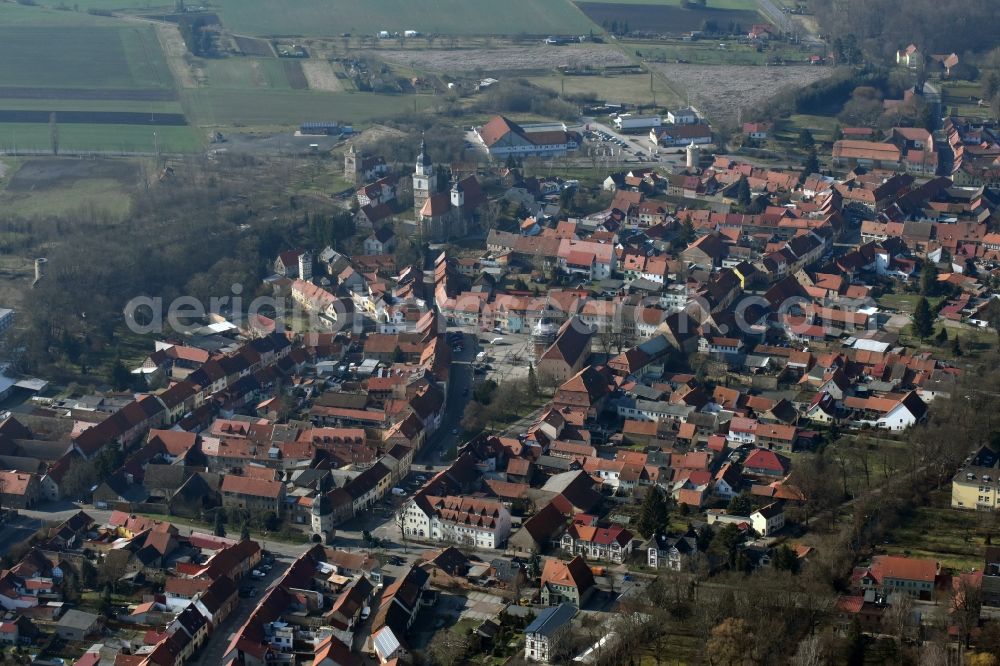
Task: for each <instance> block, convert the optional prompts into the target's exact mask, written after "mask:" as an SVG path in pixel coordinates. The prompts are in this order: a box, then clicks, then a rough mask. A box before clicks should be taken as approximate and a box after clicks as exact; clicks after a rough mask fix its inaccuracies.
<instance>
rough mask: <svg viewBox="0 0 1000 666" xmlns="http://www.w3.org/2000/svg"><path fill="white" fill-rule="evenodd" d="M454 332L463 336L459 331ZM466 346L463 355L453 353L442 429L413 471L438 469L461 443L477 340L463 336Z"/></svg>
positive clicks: (417, 457) (419, 458) (473, 337)
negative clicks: (427, 467) (429, 466)
mask: <svg viewBox="0 0 1000 666" xmlns="http://www.w3.org/2000/svg"><path fill="white" fill-rule="evenodd" d="M452 330H453V331H457V332H460V333H462V332H463V331H461V330H460V329H458V328H453V329H452ZM463 337H464V343H463V345H462V347H463V348H462V351H461V352H454V351H453V352H452V361H451V373H450V376H449V379H448V400H447V403H446V404H445V409H444V416H443V417H442V419H441V425H440V426H438V429H437V430H436V431H435V432H434V434H433V435H431V436H430V437H429V438H428V440H427V442H426V443H425V444H424V448H423V449H421V450H420V452H419V453H418V454H417V455H416V456H415V458H414V461H413V462H414V467H416V465H417V464H418V463H419V464H420V465H427V464H432V465H438V464H440V463H441V454H442V453H444V452H445V451H448V450H449V449H451V448H452V447H457V446H458V444H459V443H460V440H461V434H462V428H461V426H460V425H459V424H460V423H461V421H462V414H463V413H464V412H465V405H466V404H468V402H469V398H470V394H471V393H472V361H473V360H475V358H476V353H477V351H478V349H477V344H478V343H477V342H476V336H474V335H471V334H468V333H464V336H463Z"/></svg>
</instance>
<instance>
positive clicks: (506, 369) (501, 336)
mask: <svg viewBox="0 0 1000 666" xmlns="http://www.w3.org/2000/svg"><path fill="white" fill-rule="evenodd" d="M479 352H480V354H485V357H482V360H477V362H476V363H475V366H474V367H475V368H476V372H475V376H476V381H477V382H478V381H482V380H483V379H486V378H489V379H492V380H493V381H495V382H497V383H498V384H499V383H501V382H503V381H504V380H508V379H527V378H528V364H529V363H533V359H532V349H531V336H530V335H528V334H527V333H496V332H486V333H480V334H479ZM479 358H480V356H479V355H478V354H477V359H479Z"/></svg>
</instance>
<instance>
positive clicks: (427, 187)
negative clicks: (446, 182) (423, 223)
mask: <svg viewBox="0 0 1000 666" xmlns="http://www.w3.org/2000/svg"><path fill="white" fill-rule="evenodd" d="M437 189H438V188H437V174H436V173H435V172H434V163H433V162H431V158H430V156H429V155H428V154H427V142H426V141H424V140H423V139H421V141H420V154H419V155H417V168H416V171H414V172H413V212H414V213H416V214H417V215H419V214H420V209H421V208H423V207H424V202H425V201H427V199H428V198H429V197H430V196H431V195H432V194H437Z"/></svg>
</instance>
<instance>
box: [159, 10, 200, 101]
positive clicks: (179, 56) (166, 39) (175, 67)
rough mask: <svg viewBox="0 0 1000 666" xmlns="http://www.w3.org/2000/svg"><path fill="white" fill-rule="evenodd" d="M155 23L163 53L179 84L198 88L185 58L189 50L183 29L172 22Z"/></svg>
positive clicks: (183, 86)
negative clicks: (182, 35)
mask: <svg viewBox="0 0 1000 666" xmlns="http://www.w3.org/2000/svg"><path fill="white" fill-rule="evenodd" d="M154 25H155V26H156V37H157V39H159V40H160V46H161V47H163V55H164V56H165V57H166V59H167V65H168V66H169V67H170V71H171V72H172V73H173V75H174V79H175V80H176V81H177V84H178V85H179V86H180V87H182V88H197V87H198V83H197V82H196V81H195V78H194V74H192V72H191V67H190V66H189V65H188V63H187V59H186V58H185V56H186V55H187V52H188V51H187V46H186V45H185V44H184V38H182V37H181V31H180V30H179V29H178V28H177V26H176V25H173V24H172V23H155V24H154Z"/></svg>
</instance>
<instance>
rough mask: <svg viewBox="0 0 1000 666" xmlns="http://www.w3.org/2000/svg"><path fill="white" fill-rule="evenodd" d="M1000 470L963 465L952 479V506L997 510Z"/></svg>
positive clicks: (956, 507)
mask: <svg viewBox="0 0 1000 666" xmlns="http://www.w3.org/2000/svg"><path fill="white" fill-rule="evenodd" d="M998 484H1000V471H998V470H997V469H995V468H993V467H963V468H962V469H960V470H958V474H956V475H955V476H954V478H952V480H951V506H952V508H955V509H976V510H978V511H995V510H996V509H997V501H998V495H1000V493H998V488H997V486H998Z"/></svg>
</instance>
